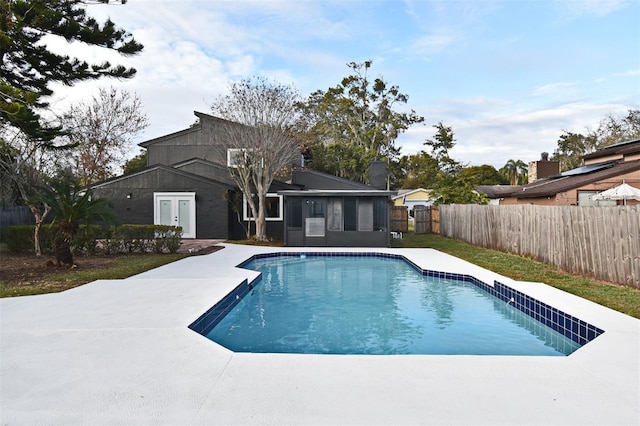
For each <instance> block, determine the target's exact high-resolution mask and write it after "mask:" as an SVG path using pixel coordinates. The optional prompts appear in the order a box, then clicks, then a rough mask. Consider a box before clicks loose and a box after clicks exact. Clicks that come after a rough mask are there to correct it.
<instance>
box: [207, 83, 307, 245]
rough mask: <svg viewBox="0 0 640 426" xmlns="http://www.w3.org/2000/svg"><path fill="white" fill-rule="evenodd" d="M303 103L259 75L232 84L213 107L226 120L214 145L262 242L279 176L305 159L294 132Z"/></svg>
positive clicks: (288, 89) (285, 88)
mask: <svg viewBox="0 0 640 426" xmlns="http://www.w3.org/2000/svg"><path fill="white" fill-rule="evenodd" d="M297 101H298V92H297V91H296V90H295V89H294V88H292V87H290V86H284V85H281V84H277V83H272V82H270V81H268V80H266V79H264V78H261V77H256V78H252V79H245V80H241V81H239V82H237V83H233V84H231V86H230V93H229V94H228V95H226V96H220V97H219V98H218V99H216V100H215V101H214V103H213V105H212V106H211V110H212V111H213V113H214V115H217V116H219V117H221V118H223V119H225V120H226V121H222V122H221V124H220V131H219V132H218V133H217V134H216V136H214V137H215V138H216V140H215V141H214V146H215V147H217V148H218V149H221V150H222V151H223V153H224V154H223V155H224V156H225V157H226V158H227V166H228V169H229V173H230V174H231V177H232V179H233V181H234V182H235V183H236V185H238V187H239V188H240V190H241V191H242V193H243V194H244V196H245V198H246V200H247V203H248V205H249V208H250V209H251V214H252V216H253V218H254V219H255V223H256V239H257V240H259V241H265V240H266V239H267V234H266V220H265V218H266V217H265V212H266V202H265V200H266V195H267V191H268V190H269V186H271V183H272V182H273V179H274V176H275V175H276V173H278V172H279V171H281V170H282V169H283V168H286V167H290V166H291V165H292V164H294V163H295V162H297V161H298V160H299V158H300V151H299V149H298V146H297V142H296V139H295V138H294V136H293V132H292V130H291V129H292V127H293V125H294V123H295V118H296V112H295V111H296V108H295V105H296V102H297ZM225 157H223V158H225ZM256 199H257V205H256Z"/></svg>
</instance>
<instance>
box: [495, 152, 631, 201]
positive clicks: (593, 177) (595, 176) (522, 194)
mask: <svg viewBox="0 0 640 426" xmlns="http://www.w3.org/2000/svg"><path fill="white" fill-rule="evenodd" d="M628 164H632V166H631V167H629V168H628V169H625V170H624V171H623V172H620V171H619V170H615V169H616V166H618V165H628ZM639 169H640V160H635V161H625V162H620V163H618V164H616V165H615V166H613V167H609V168H607V169H604V170H600V171H597V172H593V173H589V174H588V175H590V178H589V179H585V180H583V181H580V182H579V183H576V184H571V185H569V186H567V187H565V188H562V189H560V190H558V191H544V192H536V193H533V194H531V193H529V194H527V192H526V190H527V189H529V188H537V187H538V186H543V185H545V184H548V183H550V182H552V181H558V180H560V179H571V178H573V177H574V176H563V177H561V178H560V179H552V180H549V181H545V182H543V183H541V184H540V185H536V186H528V187H521V188H520V189H521V190H520V191H514V192H512V193H509V194H504V195H503V197H516V198H540V197H549V196H552V195H556V194H559V193H561V192H566V191H570V190H572V189H576V188H580V187H581V186H584V185H588V184H591V183H593V182H597V181H598V180H600V179H605V178H610V177H615V176H617V175H620V174H623V173H628V172H633V171H636V170H639ZM612 171H613V172H614V173H611V172H612ZM577 176H581V175H577Z"/></svg>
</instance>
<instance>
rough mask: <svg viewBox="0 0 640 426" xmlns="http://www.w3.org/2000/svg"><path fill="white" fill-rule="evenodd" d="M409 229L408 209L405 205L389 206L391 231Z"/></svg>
mask: <svg viewBox="0 0 640 426" xmlns="http://www.w3.org/2000/svg"><path fill="white" fill-rule="evenodd" d="M408 231H409V209H408V208H407V206H392V207H391V232H408Z"/></svg>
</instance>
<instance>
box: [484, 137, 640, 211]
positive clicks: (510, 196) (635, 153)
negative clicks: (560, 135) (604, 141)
mask: <svg viewBox="0 0 640 426" xmlns="http://www.w3.org/2000/svg"><path fill="white" fill-rule="evenodd" d="M583 160H584V166H582V167H578V168H576V169H573V170H568V171H566V172H562V173H560V172H559V171H558V172H557V173H549V175H544V176H543V177H541V176H537V178H536V179H535V180H532V181H530V182H529V183H528V184H526V185H521V186H502V185H494V186H479V187H477V188H476V190H477V191H478V192H483V193H485V194H486V195H487V196H488V197H489V199H490V200H492V202H493V203H494V204H495V203H498V204H500V205H505V204H539V205H553V206H563V205H572V206H596V205H600V206H603V205H616V204H621V203H622V202H616V201H615V200H605V201H594V200H592V199H591V196H593V195H595V194H597V193H599V192H602V191H604V190H607V189H609V188H612V187H614V186H617V185H620V184H621V183H623V182H626V183H627V184H629V185H631V186H634V187H636V188H640V139H634V140H630V141H625V142H620V143H617V144H614V145H610V146H608V147H606V148H603V149H601V150H598V151H595V152H593V153H591V154H587V155H585V156H583ZM543 161H544V159H543ZM546 166H547V165H545V167H546ZM538 170H540V168H538ZM545 170H546V172H547V173H548V172H549V169H547V168H545ZM638 203H640V202H638V201H635V200H632V201H629V202H628V204H638Z"/></svg>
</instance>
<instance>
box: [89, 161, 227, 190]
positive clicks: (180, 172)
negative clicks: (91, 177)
mask: <svg viewBox="0 0 640 426" xmlns="http://www.w3.org/2000/svg"><path fill="white" fill-rule="evenodd" d="M157 169H163V170H166V171H169V172H171V173H175V174H178V175H182V176H184V177H188V178H190V179H194V180H198V181H201V182H206V183H214V182H215V183H216V184H219V185H223V186H226V187H227V188H230V189H234V188H235V186H234V185H230V184H229V183H227V182H223V181H220V180H216V179H210V178H207V177H204V176H200V175H196V174H194V173H189V172H185V171H184V170H180V169H176V168H175V167H171V166H165V165H164V164H154V165H153V166H150V167H145V168H144V169H142V170H139V171H137V172H133V173H129V174H125V175H120V176H116V177H113V178H111V179H107V180H105V181H102V182H100V183H97V184H94V185H91V186H90V188H91V189H95V188H100V187H102V186H105V185H108V184H111V183H113V182H118V181H120V180H124V179H129V178H132V177H135V176H138V175H142V174H146V173H149V172H151V171H153V170H157Z"/></svg>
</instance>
